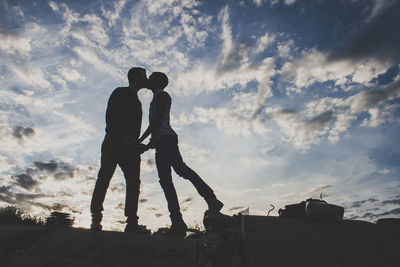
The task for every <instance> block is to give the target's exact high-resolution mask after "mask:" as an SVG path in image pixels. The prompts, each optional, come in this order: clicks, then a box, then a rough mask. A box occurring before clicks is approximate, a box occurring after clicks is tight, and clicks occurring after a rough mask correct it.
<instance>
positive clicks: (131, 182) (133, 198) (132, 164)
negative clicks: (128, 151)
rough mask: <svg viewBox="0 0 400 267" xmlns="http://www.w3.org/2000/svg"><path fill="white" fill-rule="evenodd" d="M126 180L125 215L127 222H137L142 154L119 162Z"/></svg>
mask: <svg viewBox="0 0 400 267" xmlns="http://www.w3.org/2000/svg"><path fill="white" fill-rule="evenodd" d="M119 166H120V167H121V169H122V171H123V173H124V176H125V181H126V197H125V216H126V217H128V219H127V223H128V224H129V223H133V224H137V222H138V219H139V217H138V216H137V210H138V201H139V193H140V155H137V157H133V158H131V159H126V160H123V161H121V162H119Z"/></svg>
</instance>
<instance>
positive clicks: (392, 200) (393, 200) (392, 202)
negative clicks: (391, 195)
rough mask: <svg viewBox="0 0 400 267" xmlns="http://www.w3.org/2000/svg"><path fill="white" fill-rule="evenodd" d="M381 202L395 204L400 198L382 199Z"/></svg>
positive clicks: (399, 203) (398, 203) (399, 202)
mask: <svg viewBox="0 0 400 267" xmlns="http://www.w3.org/2000/svg"><path fill="white" fill-rule="evenodd" d="M382 204H384V205H386V204H397V205H400V198H398V199H391V200H385V201H382Z"/></svg>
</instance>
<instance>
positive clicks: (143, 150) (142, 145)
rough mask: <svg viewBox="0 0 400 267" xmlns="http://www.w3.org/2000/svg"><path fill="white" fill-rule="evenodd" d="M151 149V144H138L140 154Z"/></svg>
mask: <svg viewBox="0 0 400 267" xmlns="http://www.w3.org/2000/svg"><path fill="white" fill-rule="evenodd" d="M149 149H150V148H149V146H147V145H145V144H139V145H138V150H139V154H143V153H144V152H146V151H147V150H149Z"/></svg>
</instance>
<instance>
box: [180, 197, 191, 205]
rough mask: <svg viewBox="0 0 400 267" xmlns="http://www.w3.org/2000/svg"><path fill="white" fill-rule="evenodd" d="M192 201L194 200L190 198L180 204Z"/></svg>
mask: <svg viewBox="0 0 400 267" xmlns="http://www.w3.org/2000/svg"><path fill="white" fill-rule="evenodd" d="M192 200H193V198H192V197H188V198H185V199H184V200H182V201H181V203H180V204H182V203H186V202H191V201H192Z"/></svg>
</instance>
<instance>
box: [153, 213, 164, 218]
mask: <svg viewBox="0 0 400 267" xmlns="http://www.w3.org/2000/svg"><path fill="white" fill-rule="evenodd" d="M154 216H156V217H157V218H160V217H162V216H164V214H162V213H156V214H154Z"/></svg>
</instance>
